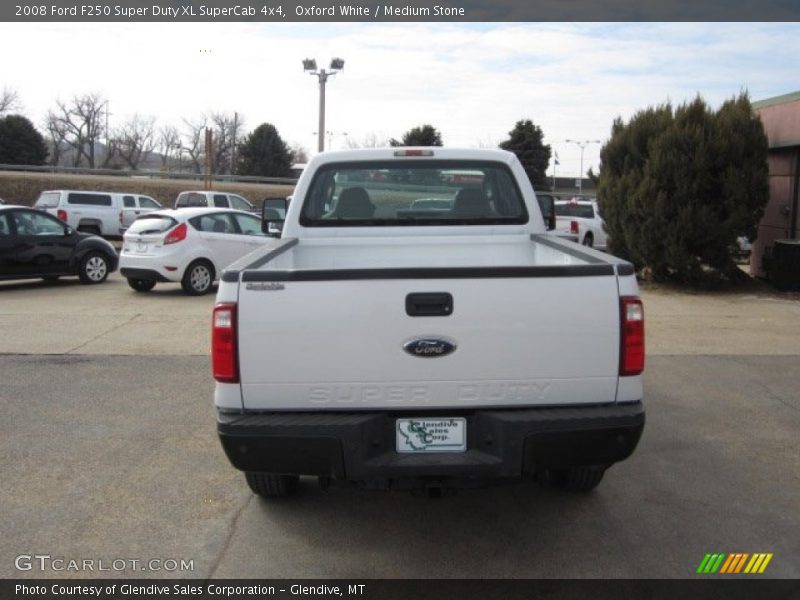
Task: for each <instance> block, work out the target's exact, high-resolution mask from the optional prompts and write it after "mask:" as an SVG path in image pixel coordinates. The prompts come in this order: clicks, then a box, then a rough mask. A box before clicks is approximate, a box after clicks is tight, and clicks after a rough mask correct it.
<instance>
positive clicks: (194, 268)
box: [181, 259, 214, 296]
mask: <svg viewBox="0 0 800 600" xmlns="http://www.w3.org/2000/svg"><path fill="white" fill-rule="evenodd" d="M213 283H214V265H212V264H211V263H210V262H208V261H207V260H203V259H200V260H196V261H194V262H193V263H192V264H190V265H189V266H188V267H186V272H185V273H184V274H183V279H182V280H181V287H182V288H183V291H184V292H186V293H187V294H189V295H190V296H202V295H203V294H207V293H208V292H210V291H211V286H212V285H213Z"/></svg>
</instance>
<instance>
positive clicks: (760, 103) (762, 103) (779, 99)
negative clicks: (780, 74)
mask: <svg viewBox="0 0 800 600" xmlns="http://www.w3.org/2000/svg"><path fill="white" fill-rule="evenodd" d="M797 100H800V91H798V92H791V93H789V94H783V95H782V96H774V97H772V98H765V99H764V100H757V101H755V102H753V108H755V109H759V108H767V107H768V106H775V105H777V104H788V103H789V102H795V101H797Z"/></svg>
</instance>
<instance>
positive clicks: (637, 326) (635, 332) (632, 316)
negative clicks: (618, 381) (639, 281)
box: [619, 296, 644, 377]
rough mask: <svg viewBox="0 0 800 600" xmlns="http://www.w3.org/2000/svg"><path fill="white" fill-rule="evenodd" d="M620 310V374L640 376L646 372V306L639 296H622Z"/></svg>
mask: <svg viewBox="0 0 800 600" xmlns="http://www.w3.org/2000/svg"><path fill="white" fill-rule="evenodd" d="M619 308H620V337H619V339H620V348H619V374H620V376H624V377H629V376H631V375H640V374H641V373H642V372H643V371H644V306H643V305H642V301H641V299H639V298H638V297H637V296H622V297H621V298H620V299H619Z"/></svg>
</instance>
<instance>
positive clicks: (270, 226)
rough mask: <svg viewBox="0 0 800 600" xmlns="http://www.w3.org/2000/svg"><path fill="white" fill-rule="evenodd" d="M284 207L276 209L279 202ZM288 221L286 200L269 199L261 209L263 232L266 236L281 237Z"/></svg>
mask: <svg viewBox="0 0 800 600" xmlns="http://www.w3.org/2000/svg"><path fill="white" fill-rule="evenodd" d="M278 201H280V202H282V206H281V207H278V208H275V205H276V204H277V202H278ZM285 220H286V198H267V199H265V200H264V205H263V206H262V207H261V231H262V233H265V234H266V235H271V236H275V237H280V235H281V232H282V231H283V223H284V221H285Z"/></svg>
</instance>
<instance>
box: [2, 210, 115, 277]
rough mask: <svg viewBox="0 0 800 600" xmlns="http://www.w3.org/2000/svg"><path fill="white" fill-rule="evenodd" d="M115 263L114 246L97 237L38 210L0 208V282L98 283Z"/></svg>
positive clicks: (110, 271) (113, 268)
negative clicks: (66, 279)
mask: <svg viewBox="0 0 800 600" xmlns="http://www.w3.org/2000/svg"><path fill="white" fill-rule="evenodd" d="M117 263H118V258H117V252H116V250H114V246H112V245H111V244H109V243H108V242H107V241H106V240H104V239H103V238H101V237H98V236H95V235H89V234H86V233H81V232H78V231H75V230H74V229H73V228H72V227H70V226H69V225H67V224H65V223H64V222H62V221H59V220H58V219H57V218H56V217H54V216H52V215H49V214H47V213H45V212H43V211H40V210H36V209H33V208H28V207H25V206H10V205H7V204H6V205H2V206H0V280H6V279H36V278H40V277H41V278H42V279H45V280H48V281H52V280H55V279H58V278H59V277H61V276H62V275H77V276H78V277H79V278H80V280H81V283H101V282H103V281H105V280H106V277H108V274H109V273H112V272H113V271H115V270H116V268H117Z"/></svg>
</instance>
